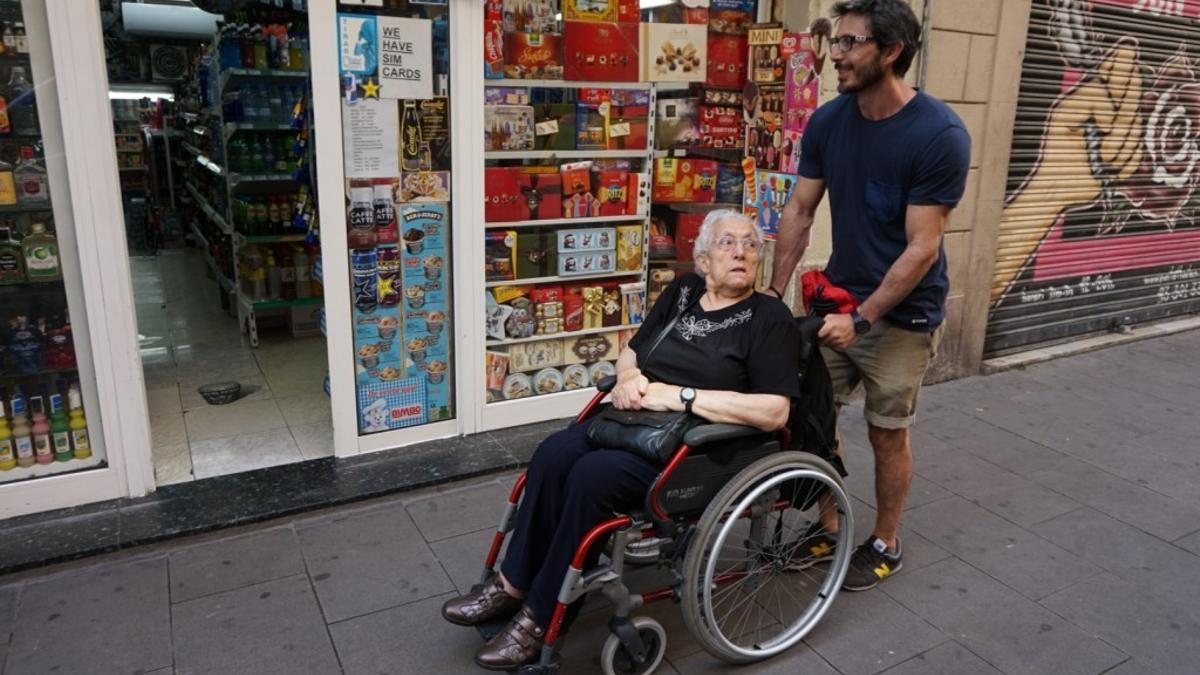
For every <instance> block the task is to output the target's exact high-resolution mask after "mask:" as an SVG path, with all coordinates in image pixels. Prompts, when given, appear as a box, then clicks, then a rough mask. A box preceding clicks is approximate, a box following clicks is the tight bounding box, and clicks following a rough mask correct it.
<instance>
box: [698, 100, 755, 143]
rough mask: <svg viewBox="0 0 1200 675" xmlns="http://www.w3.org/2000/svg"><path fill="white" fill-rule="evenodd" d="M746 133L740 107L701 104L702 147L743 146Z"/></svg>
mask: <svg viewBox="0 0 1200 675" xmlns="http://www.w3.org/2000/svg"><path fill="white" fill-rule="evenodd" d="M745 133H746V131H745V125H744V123H743V116H742V109H741V108H740V107H737V108H735V107H733V106H725V105H702V106H700V147H702V148H734V149H736V148H741V147H742V143H743V142H745Z"/></svg>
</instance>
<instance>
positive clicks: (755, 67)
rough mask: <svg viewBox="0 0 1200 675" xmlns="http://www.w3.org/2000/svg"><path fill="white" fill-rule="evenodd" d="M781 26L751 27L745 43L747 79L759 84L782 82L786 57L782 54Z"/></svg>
mask: <svg viewBox="0 0 1200 675" xmlns="http://www.w3.org/2000/svg"><path fill="white" fill-rule="evenodd" d="M782 43H783V28H781V27H778V26H769V27H761V28H751V29H750V33H749V37H748V39H747V44H748V45H749V48H750V50H749V55H748V57H747V58H748V65H749V69H750V77H749V79H750V80H751V81H752V82H757V83H759V84H780V83H782V82H783V75H784V70H785V68H786V67H787V59H786V58H785V57H784V55H783V48H782Z"/></svg>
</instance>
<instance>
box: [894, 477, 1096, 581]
mask: <svg viewBox="0 0 1200 675" xmlns="http://www.w3.org/2000/svg"><path fill="white" fill-rule="evenodd" d="M907 521H908V523H909V525H910V526H911V527H912V528H913V529H914V530H916V531H917V532H918V533H920V534H923V535H925V536H926V537H928V538H929V539H931V540H932V541H933V542H934V543H935V544H937V545H938V546H941V547H942V548H945V549H946V550H947V551H950V552H951V553H953V554H954V555H956V556H958V557H960V558H962V559H963V560H965V561H966V562H968V563H970V564H971V565H974V566H975V567H978V568H979V569H981V570H983V571H984V572H986V573H988V574H990V575H992V576H993V577H995V578H997V579H999V580H1000V581H1002V582H1004V583H1005V584H1007V585H1009V586H1010V587H1012V588H1014V589H1016V590H1018V591H1020V592H1021V593H1022V594H1024V595H1025V596H1026V597H1029V598H1033V599H1037V598H1040V597H1043V596H1046V595H1049V594H1051V593H1053V592H1054V591H1057V590H1061V589H1063V588H1066V587H1067V586H1070V585H1071V584H1073V583H1076V582H1077V581H1079V580H1080V579H1084V578H1087V577H1089V576H1091V575H1093V574H1096V573H1097V572H1099V571H1100V569H1099V568H1098V567H1096V566H1095V565H1092V564H1091V563H1089V562H1087V561H1086V560H1083V559H1080V558H1077V557H1075V556H1074V555H1072V554H1070V553H1068V552H1067V551H1065V550H1063V549H1061V548H1059V547H1057V546H1054V545H1053V544H1051V543H1050V542H1048V541H1046V540H1045V539H1042V538H1040V537H1038V536H1036V535H1034V534H1032V533H1030V532H1029V531H1027V530H1024V529H1022V528H1020V527H1017V526H1016V525H1013V524H1012V523H1009V522H1008V521H1006V520H1003V519H1001V518H1000V517H998V516H995V515H993V514H991V513H989V512H988V511H986V510H984V509H983V508H982V507H979V506H975V505H974V504H971V503H969V502H967V501H966V500H964V499H961V498H958V497H954V498H951V499H943V500H942V501H940V502H935V503H933V504H930V505H929V506H923V507H921V508H919V509H916V510H915V511H912V512H910V513H909V514H907Z"/></svg>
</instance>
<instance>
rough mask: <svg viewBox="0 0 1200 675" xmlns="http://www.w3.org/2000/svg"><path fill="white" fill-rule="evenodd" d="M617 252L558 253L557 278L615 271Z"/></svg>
mask: <svg viewBox="0 0 1200 675" xmlns="http://www.w3.org/2000/svg"><path fill="white" fill-rule="evenodd" d="M616 265H617V252H616V251H615V250H608V251H591V252H586V253H559V255H558V274H559V276H572V275H586V274H604V273H607V272H613V271H616Z"/></svg>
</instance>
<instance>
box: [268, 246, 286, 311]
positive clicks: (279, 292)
mask: <svg viewBox="0 0 1200 675" xmlns="http://www.w3.org/2000/svg"><path fill="white" fill-rule="evenodd" d="M267 295H268V296H269V297H270V298H271V299H272V300H278V299H279V298H282V297H283V275H282V274H280V270H279V265H278V264H277V263H276V262H275V254H274V253H273V252H271V251H268V252H267Z"/></svg>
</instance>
